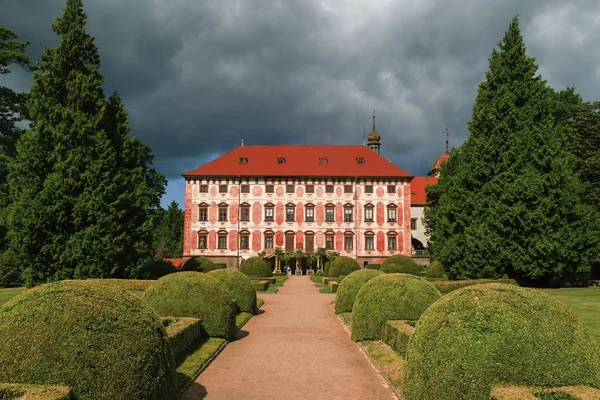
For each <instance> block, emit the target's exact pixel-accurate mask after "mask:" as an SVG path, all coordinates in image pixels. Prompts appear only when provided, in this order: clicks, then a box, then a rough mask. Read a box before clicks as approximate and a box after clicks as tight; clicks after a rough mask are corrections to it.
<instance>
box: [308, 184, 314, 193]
mask: <svg viewBox="0 0 600 400" xmlns="http://www.w3.org/2000/svg"><path fill="white" fill-rule="evenodd" d="M314 192H315V185H306V193H314Z"/></svg>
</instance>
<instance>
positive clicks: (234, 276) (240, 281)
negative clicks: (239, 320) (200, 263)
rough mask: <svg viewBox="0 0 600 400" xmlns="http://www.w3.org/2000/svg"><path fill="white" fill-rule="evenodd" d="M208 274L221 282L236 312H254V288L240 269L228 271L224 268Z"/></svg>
mask: <svg viewBox="0 0 600 400" xmlns="http://www.w3.org/2000/svg"><path fill="white" fill-rule="evenodd" d="M208 275H209V276H212V277H214V278H216V279H217V280H219V281H220V282H221V283H222V284H223V286H224V287H225V289H227V292H228V293H229V297H230V299H231V301H232V302H233V303H234V304H235V306H236V308H237V309H238V312H247V313H250V314H254V313H255V312H256V290H254V287H253V286H252V281H251V280H250V278H248V277H247V276H246V275H244V274H243V273H241V272H240V271H228V270H226V269H219V270H214V271H211V272H210V273H209V274H208Z"/></svg>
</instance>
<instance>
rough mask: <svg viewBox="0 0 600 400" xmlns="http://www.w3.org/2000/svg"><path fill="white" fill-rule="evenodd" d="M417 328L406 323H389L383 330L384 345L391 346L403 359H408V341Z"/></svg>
mask: <svg viewBox="0 0 600 400" xmlns="http://www.w3.org/2000/svg"><path fill="white" fill-rule="evenodd" d="M413 333H415V328H414V327H413V326H411V325H409V324H407V323H406V322H404V321H387V322H386V323H385V326H384V328H383V336H382V338H381V340H382V341H383V343H386V344H387V345H389V346H390V347H391V348H392V349H394V351H395V352H396V353H398V354H400V355H401V356H402V357H406V351H407V349H408V341H409V339H410V337H411V336H412V334H413Z"/></svg>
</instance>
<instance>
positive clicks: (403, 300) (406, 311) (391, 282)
mask: <svg viewBox="0 0 600 400" xmlns="http://www.w3.org/2000/svg"><path fill="white" fill-rule="evenodd" d="M440 296H441V295H440V292H438V291H437V289H436V288H434V287H433V286H432V285H431V284H430V283H429V282H427V281H426V280H425V279H423V278H419V277H416V276H413V275H408V274H383V275H378V276H376V277H374V278H372V279H371V280H369V281H368V282H367V283H365V284H364V285H363V287H362V288H360V290H359V291H358V294H357V295H356V300H354V306H353V307H352V340H354V341H361V340H381V336H382V329H383V326H384V325H385V323H386V322H387V321H389V320H417V319H419V317H420V316H421V314H422V313H423V311H425V310H426V309H427V307H429V306H430V305H431V304H432V303H433V302H435V301H436V300H437V299H439V298H440Z"/></svg>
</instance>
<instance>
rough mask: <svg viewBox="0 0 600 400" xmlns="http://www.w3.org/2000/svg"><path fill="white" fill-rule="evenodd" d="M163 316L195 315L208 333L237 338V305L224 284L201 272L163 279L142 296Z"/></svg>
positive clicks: (181, 273) (168, 276)
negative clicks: (232, 300) (235, 305)
mask: <svg viewBox="0 0 600 400" xmlns="http://www.w3.org/2000/svg"><path fill="white" fill-rule="evenodd" d="M142 299H143V300H144V302H146V303H147V304H148V305H149V306H150V307H152V309H153V310H154V311H155V312H156V313H157V314H158V315H160V316H162V317H194V318H198V319H200V320H201V321H202V329H204V332H206V334H207V335H208V336H213V337H221V338H225V339H233V338H234V337H235V333H236V328H235V315H236V313H235V307H234V305H233V303H232V302H231V300H230V298H229V293H228V292H227V290H226V289H225V286H224V285H223V284H222V283H221V282H220V281H219V280H217V279H216V278H214V277H212V276H210V275H208V274H203V273H201V272H193V271H188V272H178V273H176V274H171V275H167V276H165V277H163V278H160V279H159V280H157V281H156V283H155V284H154V285H153V286H152V287H151V288H150V289H148V290H147V291H146V292H145V293H144V296H143V297H142Z"/></svg>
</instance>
